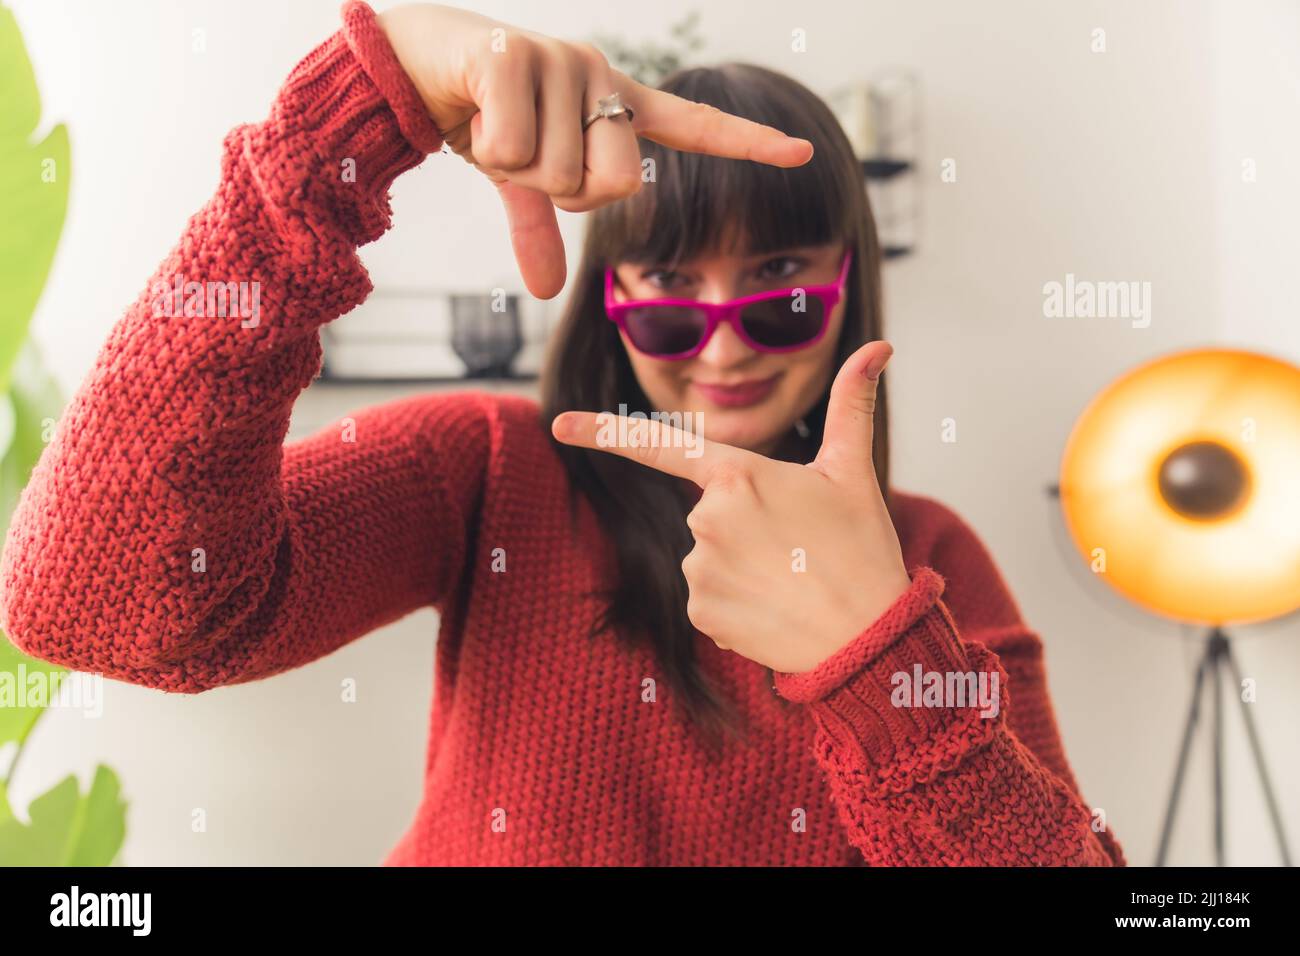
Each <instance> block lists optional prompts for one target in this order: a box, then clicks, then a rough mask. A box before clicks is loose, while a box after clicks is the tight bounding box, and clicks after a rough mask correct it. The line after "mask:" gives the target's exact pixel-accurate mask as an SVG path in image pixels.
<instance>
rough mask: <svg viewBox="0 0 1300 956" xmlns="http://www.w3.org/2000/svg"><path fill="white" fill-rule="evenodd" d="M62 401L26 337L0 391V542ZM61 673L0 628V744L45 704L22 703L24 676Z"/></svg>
mask: <svg viewBox="0 0 1300 956" xmlns="http://www.w3.org/2000/svg"><path fill="white" fill-rule="evenodd" d="M62 405H63V400H62V398H61V396H60V394H59V389H58V386H57V385H56V384H55V382H54V380H53V379H52V378H51V377H50V375H49V373H47V372H46V371H45V369H44V367H43V365H42V363H41V361H40V356H39V355H38V353H37V350H36V347H35V346H34V345H33V344H32V343H31V342H30V340H29V341H28V342H27V343H25V344H24V346H23V347H22V349H21V350H20V351H19V353H18V359H17V361H16V362H15V363H14V368H13V381H12V389H11V391H10V392H9V394H8V395H0V456H3V457H0V541H3V540H4V533H5V531H6V530H7V528H8V525H9V518H10V515H11V514H12V512H13V508H14V505H15V504H17V502H18V497H19V494H20V493H21V492H22V489H23V487H24V486H25V485H26V484H27V480H28V478H29V477H30V476H31V471H32V467H33V466H34V465H35V464H36V462H37V460H38V459H39V458H40V455H41V452H42V451H43V450H44V448H45V444H46V442H45V439H46V437H47V426H48V424H49V423H50V422H52V421H53V420H55V419H56V418H57V417H58V415H59V412H60V410H61V408H62ZM6 425H7V426H8V428H7V429H6V428H5V426H6ZM62 671H63V668H61V667H58V666H56V665H54V664H48V663H46V662H45V661H40V660H37V659H35V658H33V657H28V656H27V655H26V654H23V653H22V652H21V651H19V650H18V649H17V648H16V647H14V646H13V644H11V643H10V642H9V640H8V639H7V638H6V637H5V635H4V634H3V632H0V747H3V746H4V745H5V744H7V743H11V742H15V743H19V744H21V743H22V742H23V741H24V740H25V739H26V738H27V735H28V734H30V733H31V730H32V727H34V726H35V724H36V721H37V720H38V719H39V718H40V716H41V713H42V712H43V711H44V709H45V708H44V706H43V705H38V706H26V695H25V694H24V693H23V690H24V687H25V679H26V678H27V677H29V676H30V675H32V674H36V673H40V674H43V675H48V674H54V673H60V672H62ZM41 679H43V680H44V679H46V678H44V677H42V678H41ZM8 694H13V695H14V699H13V700H10V699H8V698H7V695H8Z"/></svg>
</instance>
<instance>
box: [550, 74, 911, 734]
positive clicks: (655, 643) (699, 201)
mask: <svg viewBox="0 0 1300 956" xmlns="http://www.w3.org/2000/svg"><path fill="white" fill-rule="evenodd" d="M660 89H663V90H666V91H668V92H670V93H674V94H676V95H678V96H681V97H683V98H685V99H688V100H695V101H698V102H702V103H708V104H711V105H713V106H716V107H718V108H719V109H721V110H724V111H726V112H728V113H732V114H735V115H737V116H742V117H745V118H746V119H750V120H754V121H755V122H758V123H763V124H765V125H767V126H773V127H775V128H776V129H779V130H782V131H783V132H785V133H788V134H790V135H791V136H797V137H801V138H803V139H806V140H809V141H810V142H811V143H812V144H813V148H814V155H813V158H812V160H811V161H810V162H808V163H807V164H805V165H804V166H801V167H799V168H796V169H778V168H776V167H773V166H766V165H763V164H760V163H754V162H747V161H742V160H731V159H721V158H718V157H713V156H704V155H700V154H695V153H685V152H678V151H676V150H670V149H667V148H665V147H662V146H660V145H659V144H657V143H652V142H649V141H648V140H641V141H640V142H641V156H642V168H643V171H648V172H649V173H650V175H643V177H642V178H643V180H644V184H643V186H642V189H641V190H640V191H639V192H638V193H636V194H635V195H633V196H630V197H628V198H627V199H624V200H622V201H620V202H616V203H612V204H610V205H608V206H603V207H601V208H600V209H597V210H595V211H594V212H592V213H591V214H590V216H589V220H588V229H587V233H586V239H585V242H584V245H583V250H582V256H581V260H580V264H579V266H578V271H577V273H576V275H575V277H574V282H575V285H574V290H573V293H572V295H571V297H570V299H569V301H568V304H567V307H566V309H565V313H564V315H563V317H562V318H561V321H560V323H559V326H558V329H557V331H556V334H555V336H554V337H553V339H552V342H551V347H550V351H549V353H548V357H547V362H546V368H545V370H544V372H543V375H542V385H541V391H542V423H543V426H544V427H545V428H546V430H547V432H548V433H549V430H550V422H551V420H552V419H553V418H554V417H555V416H556V415H557V414H559V413H560V412H563V411H567V410H575V409H576V410H585V411H593V412H602V411H614V410H616V409H617V408H618V406H619V405H620V404H626V406H627V407H628V408H629V409H633V410H644V411H651V410H658V411H673V409H651V406H650V403H649V400H648V399H647V398H646V396H645V394H644V393H643V392H642V390H641V388H640V386H639V385H638V384H637V380H636V376H635V375H634V374H633V372H632V366H631V363H630V362H629V361H628V357H627V354H626V352H625V351H624V348H623V344H622V340H621V339H620V338H619V335H618V330H617V327H616V326H615V324H614V323H613V322H610V321H608V319H607V318H606V317H605V312H604V286H603V278H604V270H605V268H606V266H612V265H614V264H616V263H618V262H635V263H637V264H668V265H669V266H670V267H671V265H672V264H675V263H680V262H683V261H686V260H689V259H691V258H693V257H694V256H696V255H698V254H701V253H707V252H711V251H720V250H723V249H728V250H729V249H736V250H737V251H739V252H742V253H745V254H753V255H759V254H762V253H765V252H776V251H779V250H782V249H787V248H790V247H792V246H801V245H820V244H823V243H829V242H833V241H843V242H846V243H848V244H849V246H850V247H851V248H852V249H853V253H854V254H853V263H852V266H851V269H850V274H849V278H848V288H847V290H846V296H845V310H844V321H843V323H842V330H841V332H840V338H839V343H838V348H837V351H836V358H835V368H836V369H838V368H839V366H840V365H842V364H843V363H844V361H845V360H846V359H847V358H848V357H849V355H850V354H852V353H853V351H854V350H856V349H857V348H858V347H859V346H860V345H862V344H864V343H866V342H869V341H873V340H875V339H879V338H882V337H883V330H882V316H881V291H880V249H879V245H878V242H877V237H876V228H875V223H874V220H873V218H872V215H871V209H870V206H869V205H868V202H867V196H866V190H865V181H864V178H863V171H862V169H861V166H860V164H859V162H858V160H857V158H856V157H855V155H854V153H853V149H852V147H851V146H850V144H849V141H848V138H847V137H846V136H845V134H844V131H843V130H842V129H841V128H840V125H839V123H838V122H837V121H836V119H835V117H834V115H833V114H832V113H831V111H830V109H829V108H828V107H827V106H826V104H825V103H824V102H823V101H822V100H821V99H820V98H819V97H817V96H816V95H815V94H814V93H812V92H811V91H810V90H809V89H807V88H806V87H805V86H803V85H802V84H800V83H798V82H797V81H795V80H793V79H791V78H790V77H788V76H784V75H782V74H780V73H777V72H774V71H772V70H769V69H765V68H763V67H759V66H754V65H751V64H744V63H729V64H725V65H722V66H718V67H713V68H692V69H686V70H680V71H678V72H677V73H674V74H673V75H672V76H669V77H668V78H667V79H665V80H664V81H663V83H662V84H661V85H660ZM828 396H829V390H828V394H826V395H823V396H822V397H821V398H820V400H819V401H818V402H817V404H816V406H815V407H814V408H813V409H812V411H811V412H810V413H809V414H807V415H805V416H804V419H803V420H804V423H805V424H806V425H807V429H806V430H807V432H808V434H807V435H806V436H800V435H798V434H796V433H795V432H794V431H793V430H792V431H791V434H790V435H789V436H787V438H786V439H785V441H784V442H783V448H784V449H785V451H784V453H783V454H782V457H786V458H789V460H792V461H800V462H805V463H806V462H809V461H812V459H813V458H814V457H815V456H816V454H817V450H818V449H819V448H820V447H821V440H822V427H823V424H824V422H825V415H826V402H827V398H828ZM887 421H888V406H887V404H886V389H885V384H884V381H883V380H882V381H881V382H880V384H879V387H878V392H877V412H876V416H875V429H874V438H873V440H874V445H873V447H874V452H875V467H876V473H877V477H878V479H879V482H880V488H881V489H882V492H883V493H884V494H885V496H886V498H885V500H886V502H887V503H888V501H889V497H888V495H889V481H888V473H889V443H888V428H887ZM556 447H557V450H558V452H559V454H560V456H561V458H562V460H563V462H564V466H565V468H566V469H567V471H568V474H569V477H570V486H571V488H572V489H573V493H574V495H575V497H576V496H577V495H579V494H580V495H584V496H585V497H586V498H587V500H588V501H589V502H590V503H591V506H592V508H593V510H594V512H595V514H596V516H597V519H598V520H599V522H600V524H601V526H602V528H603V529H604V530H605V532H606V533H607V534H608V535H610V537H611V539H612V542H613V545H614V551H615V554H616V556H617V561H618V575H617V579H616V580H617V584H616V585H615V587H614V588H613V590H612V593H610V594H608V595H605V598H606V600H607V603H606V604H605V611H604V613H603V615H602V617H601V619H600V621H599V623H598V625H597V628H596V630H595V632H594V635H599V634H601V633H605V632H610V631H612V632H613V633H614V634H615V635H617V638H618V639H620V640H626V641H630V642H648V643H649V645H650V646H652V647H653V649H654V652H655V654H656V657H657V659H658V661H659V663H660V666H661V667H662V668H663V669H664V673H665V676H666V678H667V681H666V682H667V685H668V689H669V693H670V696H671V698H672V699H673V701H674V703H677V704H679V705H681V706H682V707H683V708H684V712H685V715H686V717H687V718H688V719H690V720H691V721H692V722H693V723H694V724H695V725H696V727H697V728H699V729H700V730H701V731H702V732H703V733H704V735H705V737H706V739H707V740H709V741H710V742H712V743H713V744H717V743H718V742H719V741H720V740H721V738H722V736H723V735H724V734H725V733H727V732H737V731H739V732H741V733H742V734H743V728H741V727H740V725H739V722H738V721H737V719H736V715H735V713H734V709H733V708H731V707H729V706H728V705H727V702H726V701H724V700H723V699H722V697H721V695H720V694H719V692H718V690H717V689H716V688H715V687H714V686H713V685H712V684H711V682H710V681H709V680H708V678H707V675H706V674H704V673H702V672H701V670H700V668H699V666H698V662H697V660H696V656H695V644H694V641H695V632H694V627H693V625H692V624H691V622H690V619H689V618H688V617H687V615H686V601H687V596H688V591H687V586H686V580H685V578H684V577H683V575H682V569H681V562H682V559H683V558H685V556H686V554H687V553H688V552H689V551H690V550H691V548H692V547H693V546H694V541H693V539H692V537H691V534H690V531H689V530H688V529H687V527H686V522H685V518H686V514H687V512H688V511H689V509H690V503H689V501H688V500H686V499H685V498H684V496H683V495H682V494H681V488H680V483H679V481H678V479H676V478H672V477H669V476H666V475H662V474H660V473H659V472H656V471H654V470H652V469H648V468H645V467H643V466H640V465H638V464H637V463H635V462H632V461H628V460H626V459H624V458H621V457H619V456H617V455H609V454H602V453H600V452H596V451H589V450H586V449H579V448H572V447H570V446H567V445H559V444H558V443H557V445H556ZM574 507H576V503H574Z"/></svg>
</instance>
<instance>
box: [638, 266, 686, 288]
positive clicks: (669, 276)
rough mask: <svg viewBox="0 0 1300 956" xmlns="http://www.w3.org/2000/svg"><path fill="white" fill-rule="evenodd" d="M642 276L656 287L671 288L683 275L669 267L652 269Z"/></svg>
mask: <svg viewBox="0 0 1300 956" xmlns="http://www.w3.org/2000/svg"><path fill="white" fill-rule="evenodd" d="M641 278H642V279H643V280H645V281H646V282H648V283H650V284H651V285H652V286H654V287H655V288H656V289H671V288H673V286H674V285H676V284H678V282H679V280H680V279H681V275H680V274H678V273H676V272H673V271H671V270H669V269H651V270H650V271H649V272H646V273H644V274H643V275H642V276H641Z"/></svg>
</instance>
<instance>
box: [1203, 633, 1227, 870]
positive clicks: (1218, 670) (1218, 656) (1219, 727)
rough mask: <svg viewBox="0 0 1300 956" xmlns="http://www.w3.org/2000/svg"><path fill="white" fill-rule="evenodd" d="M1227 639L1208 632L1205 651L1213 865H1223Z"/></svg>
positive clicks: (1221, 635) (1219, 634)
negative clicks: (1211, 748) (1211, 766)
mask: <svg viewBox="0 0 1300 956" xmlns="http://www.w3.org/2000/svg"><path fill="white" fill-rule="evenodd" d="M1227 646H1228V645H1227V639H1226V638H1225V637H1224V636H1223V632H1222V631H1220V630H1219V629H1218V628H1215V630H1214V631H1213V632H1212V633H1211V634H1210V644H1209V647H1208V649H1207V651H1206V653H1207V654H1208V655H1209V664H1210V669H1211V671H1212V673H1211V675H1210V678H1211V683H1210V692H1211V693H1212V694H1214V700H1213V705H1214V709H1213V713H1214V865H1215V866H1223V863H1224V852H1223V658H1224V655H1225V654H1226V653H1227Z"/></svg>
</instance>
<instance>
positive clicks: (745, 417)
mask: <svg viewBox="0 0 1300 956" xmlns="http://www.w3.org/2000/svg"><path fill="white" fill-rule="evenodd" d="M700 414H701V417H702V418H703V422H702V424H703V426H704V437H705V438H707V439H708V440H709V441H714V442H718V443H720V444H723V445H732V446H734V447H736V448H744V449H745V450H747V451H758V452H765V451H766V450H767V449H769V448H770V447H771V446H772V445H774V444H775V443H776V441H777V439H778V438H780V433H774V432H773V431H772V420H771V419H770V418H768V417H767V416H766V415H754V414H753V413H752V412H751V413H749V414H745V413H744V412H739V411H726V410H722V409H718V410H713V409H701V411H700Z"/></svg>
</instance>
